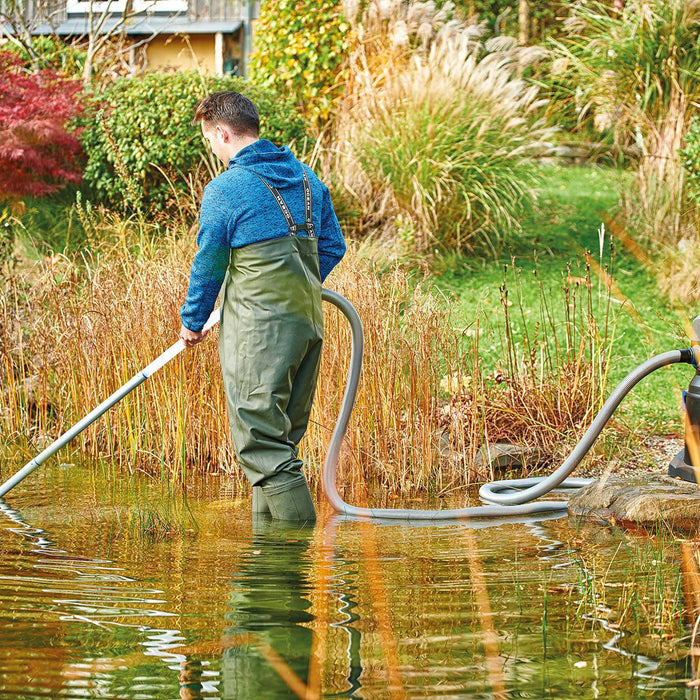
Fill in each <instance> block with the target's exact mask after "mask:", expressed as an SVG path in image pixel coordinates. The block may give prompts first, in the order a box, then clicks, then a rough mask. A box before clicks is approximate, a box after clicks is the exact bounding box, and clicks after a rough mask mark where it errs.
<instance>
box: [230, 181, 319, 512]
mask: <svg viewBox="0 0 700 700" xmlns="http://www.w3.org/2000/svg"><path fill="white" fill-rule="evenodd" d="M251 172H252V171H251ZM258 177H259V176H258ZM260 179H261V180H262V178H260ZM262 181H263V183H264V184H265V185H266V186H267V188H268V189H269V190H270V192H271V193H272V195H273V196H274V198H275V201H276V202H277V204H278V206H279V207H280V209H281V211H282V214H283V215H284V218H285V221H286V222H287V226H288V227H289V235H287V236H285V237H283V238H273V239H270V240H266V241H261V242H259V243H252V244H250V245H247V246H244V247H243V248H233V249H231V255H230V259H229V266H228V271H227V275H226V280H225V281H224V286H223V297H222V301H221V330H220V335H219V356H220V359H221V371H222V374H223V380H224V391H225V393H226V404H227V407H228V415H229V423H230V425H231V436H232V438H233V446H234V449H235V451H236V456H237V457H238V462H239V464H240V465H241V467H242V469H243V471H244V472H245V475H246V476H247V478H248V479H249V481H250V483H251V484H252V485H253V487H254V488H253V493H254V511H255V510H257V511H258V512H263V511H265V510H267V508H269V510H270V513H271V514H272V517H274V518H278V519H281V520H312V519H314V518H315V511H314V505H313V501H312V499H311V494H310V493H309V487H308V485H307V483H306V478H305V477H304V475H303V474H302V472H301V466H302V462H301V460H300V459H299V456H298V454H299V453H298V447H297V446H298V444H299V441H300V440H301V438H302V436H303V435H304V433H305V432H306V427H307V425H308V422H309V414H310V413H311V404H312V402H313V397H314V391H315V388H316V380H317V378H318V368H319V363H320V358H321V344H322V340H323V313H322V310H321V276H320V274H319V267H318V251H317V240H316V237H315V234H314V228H313V223H312V220H311V204H312V202H311V188H310V186H309V182H308V179H307V177H306V173H304V202H305V211H306V221H305V223H304V224H302V225H299V224H295V223H294V220H293V218H292V216H291V213H290V211H289V208H288V207H287V205H286V203H285V202H284V200H283V199H282V197H281V195H280V194H279V192H278V191H277V190H276V189H275V188H274V187H272V186H271V185H269V184H268V183H267V182H266V181H265V180H262ZM299 231H306V233H307V235H306V236H297V235H296V234H297V233H298V232H299ZM257 487H260V489H261V491H262V494H261V493H260V491H259V490H258V488H257ZM261 496H262V497H261Z"/></svg>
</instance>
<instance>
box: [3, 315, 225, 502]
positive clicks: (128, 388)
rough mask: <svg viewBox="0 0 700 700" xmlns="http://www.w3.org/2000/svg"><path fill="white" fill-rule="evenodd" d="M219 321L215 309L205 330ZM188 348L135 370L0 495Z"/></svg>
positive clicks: (175, 348) (177, 348)
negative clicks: (137, 370)
mask: <svg viewBox="0 0 700 700" xmlns="http://www.w3.org/2000/svg"><path fill="white" fill-rule="evenodd" d="M218 322H219V309H215V310H214V311H212V313H211V315H210V316H209V319H208V320H207V322H206V323H205V324H204V328H203V329H202V330H209V329H210V328H212V327H213V326H215V325H216V324H217V323H218ZM184 349H185V344H184V343H183V342H182V340H178V341H177V343H174V344H173V345H171V346H170V347H169V348H168V349H167V350H166V351H165V352H164V353H163V354H162V355H160V356H159V357H157V358H156V359H155V360H153V362H151V364H149V365H147V366H146V367H144V368H143V369H142V370H141V371H140V372H138V374H135V375H134V376H133V377H132V378H131V379H130V380H129V381H128V382H127V383H126V384H124V385H123V386H122V387H120V388H119V389H117V390H116V391H115V392H114V393H113V394H112V395H111V396H110V397H109V398H107V399H105V400H104V401H103V402H102V403H101V404H100V405H99V406H97V407H96V408H93V409H92V411H90V413H88V414H87V416H85V418H83V419H82V420H80V421H78V422H77V423H76V424H75V425H74V426H73V427H72V428H70V429H69V430H67V431H66V432H65V433H63V435H61V437H59V438H58V440H56V441H55V442H52V443H51V444H50V445H49V446H48V447H47V448H46V449H45V450H44V451H43V452H42V453H41V454H38V455H37V456H36V457H34V459H32V460H31V461H30V462H28V463H27V464H25V465H24V466H23V467H22V468H21V469H20V470H19V471H18V472H17V473H16V474H15V475H14V476H12V477H10V478H9V479H8V480H7V481H6V482H5V483H4V484H2V486H0V498H1V497H2V496H4V495H5V494H6V493H7V492H8V491H10V490H11V489H13V488H14V487H15V486H17V484H19V482H20V481H22V480H23V479H24V478H25V477H27V476H29V475H30V474H31V473H32V472H33V471H34V470H35V469H37V468H38V467H40V466H41V465H42V464H43V463H44V462H45V461H46V460H47V459H48V458H49V457H51V456H52V455H54V454H56V452H58V451H59V450H60V449H61V448H62V447H63V446H64V445H67V444H68V443H69V442H70V441H71V440H72V439H73V438H74V437H75V436H76V435H79V434H80V433H82V432H83V430H85V428H87V427H88V426H89V425H91V424H92V423H94V422H95V421H96V420H97V419H98V418H99V417H100V416H101V415H103V414H104V413H107V411H108V410H109V409H110V408H112V406H114V404H116V403H118V402H119V401H121V400H122V399H123V398H124V397H125V396H126V395H127V394H129V393H131V392H132V391H133V390H134V389H135V388H136V387H137V386H139V385H140V384H143V383H144V382H145V381H146V380H147V379H148V378H149V377H150V376H151V375H152V374H153V373H154V372H157V371H158V370H159V369H160V368H161V367H163V366H165V365H166V364H168V362H170V360H172V359H173V358H174V357H176V356H177V355H179V354H180V353H181V352H182V351H183V350H184Z"/></svg>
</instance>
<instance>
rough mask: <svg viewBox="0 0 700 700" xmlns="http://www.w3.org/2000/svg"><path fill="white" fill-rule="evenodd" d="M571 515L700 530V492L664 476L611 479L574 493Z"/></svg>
mask: <svg viewBox="0 0 700 700" xmlns="http://www.w3.org/2000/svg"><path fill="white" fill-rule="evenodd" d="M569 513H570V514H571V515H578V516H582V517H593V518H602V519H604V520H608V521H612V522H620V523H623V524H624V523H636V524H640V525H654V524H666V525H671V526H673V527H675V528H679V529H682V530H686V531H687V530H697V529H698V527H699V526H700V489H699V488H698V485H697V484H691V483H689V482H687V481H681V480H680V479H672V478H670V477H669V476H667V475H666V474H663V473H657V474H649V473H645V474H639V475H625V476H617V475H615V476H608V477H607V478H605V477H604V478H602V479H600V480H598V481H594V482H593V483H592V484H590V485H589V486H586V487H585V488H583V489H581V490H580V491H578V492H577V493H575V494H574V495H573V496H572V497H571V498H570V499H569Z"/></svg>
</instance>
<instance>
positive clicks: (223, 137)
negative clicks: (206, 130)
mask: <svg viewBox="0 0 700 700" xmlns="http://www.w3.org/2000/svg"><path fill="white" fill-rule="evenodd" d="M216 128H217V129H218V130H219V132H220V133H221V140H222V141H223V142H224V143H229V141H230V140H231V134H230V133H229V130H228V129H224V127H223V126H221V124H217V125H216Z"/></svg>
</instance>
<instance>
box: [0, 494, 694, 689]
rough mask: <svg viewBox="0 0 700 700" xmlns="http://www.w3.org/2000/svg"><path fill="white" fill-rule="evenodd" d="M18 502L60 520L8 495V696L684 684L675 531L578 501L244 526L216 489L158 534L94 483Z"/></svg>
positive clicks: (1, 529)
mask: <svg viewBox="0 0 700 700" xmlns="http://www.w3.org/2000/svg"><path fill="white" fill-rule="evenodd" d="M98 486H99V485H98ZM47 492H48V491H47ZM65 494H67V495H65ZM62 495H63V497H64V502H63V503H61V500H60V499H61V496H62ZM81 499H82V500H81ZM14 502H15V501H14V500H13V503H14ZM20 502H21V501H20ZM67 503H68V504H70V507H69V509H67V506H66V504H67ZM26 504H27V505H26V514H27V516H31V517H30V518H29V519H30V520H31V521H36V522H37V523H41V524H42V525H44V524H45V523H51V525H50V526H47V527H50V528H51V529H52V531H54V532H55V534H56V537H55V539H54V538H53V537H52V536H49V534H48V533H47V532H46V531H44V530H41V529H39V528H35V527H31V526H30V525H28V524H27V521H26V520H24V519H23V518H22V517H21V516H20V515H19V513H18V512H17V511H15V510H13V509H11V508H8V507H7V506H6V505H5V504H0V513H4V515H5V518H4V519H2V522H1V523H0V525H1V526H0V697H2V698H4V697H12V696H20V697H35V696H38V695H39V694H42V693H43V694H44V695H48V696H49V697H59V696H70V697H105V698H126V697H129V698H131V697H140V698H143V699H146V698H153V699H158V700H160V699H161V698H167V699H168V700H170V699H173V698H178V697H179V698H181V699H182V698H188V699H189V700H194V699H195V698H197V699H198V698H244V697H245V698H262V699H264V698H268V697H273V698H278V697H279V698H284V697H295V696H297V695H301V696H304V697H307V698H311V697H321V696H322V697H341V696H343V697H348V696H357V697H359V696H362V697H389V696H393V697H396V698H398V697H401V696H402V695H405V696H406V697H425V696H434V697H441V698H448V697H455V698H456V697H470V698H479V699H481V698H484V700H485V699H486V698H491V699H492V698H494V697H495V696H496V695H497V694H499V693H500V695H501V696H505V697H573V696H574V695H581V696H584V697H596V696H598V697H606V698H621V699H622V698H625V699H626V698H627V697H631V696H637V697H646V695H645V693H653V694H654V696H655V697H660V698H661V697H663V698H669V699H670V698H674V699H675V698H676V697H678V698H680V697H683V696H684V695H685V692H684V691H685V688H684V687H683V679H684V678H685V677H687V675H688V670H687V669H686V668H685V665H686V664H685V662H684V659H683V657H684V654H683V651H682V648H681V647H683V646H685V642H684V641H683V640H682V639H679V640H678V641H677V642H676V641H673V642H669V643H665V642H664V640H662V639H660V638H659V637H658V635H656V636H654V635H650V634H649V632H650V631H652V629H655V628H652V627H651V625H652V624H656V618H655V617H654V615H653V610H652V609H651V607H650V606H652V605H654V604H655V602H656V601H659V605H662V603H663V601H664V599H668V598H669V597H671V596H674V595H675V594H676V593H677V585H676V584H677V568H676V567H675V564H674V562H673V553H674V551H675V548H676V547H675V543H674V542H670V541H669V542H667V543H663V542H659V543H658V544H654V542H653V541H652V540H650V539H649V538H640V537H637V536H635V535H633V534H625V533H621V532H620V531H618V530H612V529H605V528H597V527H593V526H586V527H584V528H582V529H580V530H576V529H575V527H576V526H575V523H573V522H572V521H570V520H568V519H558V520H551V521H549V522H543V519H538V522H535V521H534V519H528V522H526V523H518V524H510V525H504V524H503V523H499V524H498V525H497V526H496V524H495V523H493V522H490V525H492V526H490V527H486V528H483V529H474V528H473V527H472V526H473V525H475V524H474V523H454V522H453V523H446V524H440V525H439V526H435V524H432V526H425V525H422V524H416V523H407V524H406V525H407V526H406V527H404V526H397V525H399V524H398V523H392V524H391V525H393V526H388V525H386V524H379V523H370V522H358V521H353V520H349V519H347V518H335V517H326V516H327V515H329V514H328V513H321V517H320V518H319V523H318V524H317V526H316V527H315V528H314V529H309V528H299V527H294V526H292V527H289V526H285V525H283V524H280V523H274V522H272V521H269V520H267V521H265V520H263V521H256V522H255V523H254V525H253V528H252V530H251V522H250V512H249V510H246V509H245V508H244V507H239V505H238V504H233V505H232V504H231V501H230V499H227V500H225V501H224V500H223V499H222V500H216V501H215V500H212V499H211V498H208V499H205V498H202V499H201V500H200V501H196V502H195V501H194V499H193V500H192V505H193V509H194V513H195V516H196V518H197V520H198V524H199V525H200V529H199V531H198V533H197V535H196V536H194V535H193V536H192V537H186V538H173V539H172V540H158V541H155V542H153V541H151V540H149V539H148V538H143V537H135V536H124V535H123V534H121V535H120V534H119V530H118V519H117V518H116V517H115V508H114V507H113V506H111V507H104V504H103V503H102V502H101V501H99V499H94V498H93V500H90V499H89V498H86V497H84V496H83V493H82V492H77V491H76V492H68V491H64V492H62V491H61V490H60V489H58V490H56V493H55V494H52V495H51V497H50V498H49V496H47V497H46V500H43V501H42V500H41V494H37V493H33V494H29V495H28V496H26ZM86 504H87V506H86ZM81 508H82V510H81ZM70 512H74V513H75V516H74V517H73V518H72V519H71V518H69V517H67V516H66V513H70ZM85 512H87V513H88V514H89V515H90V516H91V518H92V520H90V519H86V518H85V517H84V515H83V514H84V513H85ZM109 523H112V525H111V526H110V524H109ZM477 525H478V523H477ZM115 532H117V535H116V536H115V535H114V533H115ZM59 543H60V544H59ZM71 552H73V553H71ZM652 594H653V595H654V596H655V597H652ZM637 601H639V602H638V603H637ZM625 606H627V607H625ZM664 609H665V608H664ZM645 610H648V612H649V614H648V615H644V617H639V618H638V619H637V618H632V617H631V616H632V615H637V614H638V613H640V614H644V613H645ZM623 615H627V617H626V618H624V617H623ZM674 647H675V648H674Z"/></svg>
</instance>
